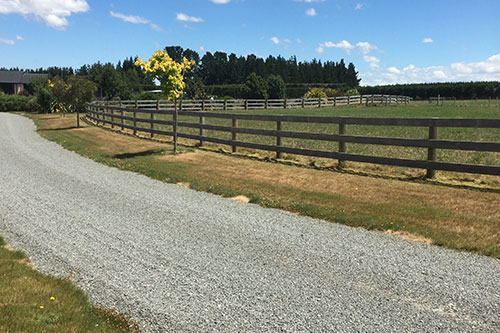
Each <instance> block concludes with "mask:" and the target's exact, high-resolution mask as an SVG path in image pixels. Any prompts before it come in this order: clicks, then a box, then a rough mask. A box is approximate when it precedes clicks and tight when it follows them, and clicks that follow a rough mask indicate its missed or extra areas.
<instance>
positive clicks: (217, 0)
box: [210, 0, 231, 5]
mask: <svg viewBox="0 0 500 333" xmlns="http://www.w3.org/2000/svg"><path fill="white" fill-rule="evenodd" d="M210 1H212V2H213V3H215V4H218V5H225V4H226V3H230V2H231V0H210Z"/></svg>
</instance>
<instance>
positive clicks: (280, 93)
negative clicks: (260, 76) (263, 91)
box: [267, 75, 285, 99]
mask: <svg viewBox="0 0 500 333" xmlns="http://www.w3.org/2000/svg"><path fill="white" fill-rule="evenodd" d="M267 95H268V97H269V98H278V99H281V98H285V81H283V79H282V78H281V76H279V75H269V77H268V78H267Z"/></svg>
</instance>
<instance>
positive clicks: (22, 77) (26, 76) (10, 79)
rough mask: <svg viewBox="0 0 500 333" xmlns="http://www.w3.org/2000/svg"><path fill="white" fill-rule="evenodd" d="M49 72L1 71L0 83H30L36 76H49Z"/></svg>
mask: <svg viewBox="0 0 500 333" xmlns="http://www.w3.org/2000/svg"><path fill="white" fill-rule="evenodd" d="M47 77H48V75H47V74H34V73H25V72H20V71H0V83H25V84H28V83H30V82H31V80H33V79H36V78H47Z"/></svg>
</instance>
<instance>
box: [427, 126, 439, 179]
mask: <svg viewBox="0 0 500 333" xmlns="http://www.w3.org/2000/svg"><path fill="white" fill-rule="evenodd" d="M436 139H437V127H436V126H434V125H432V126H429V140H436ZM436 153H437V152H436V148H428V150H427V160H428V161H435V160H436V157H437V156H436V155H437V154H436ZM434 176H436V170H433V169H427V173H426V175H425V178H434Z"/></svg>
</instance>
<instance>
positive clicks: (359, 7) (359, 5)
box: [354, 3, 364, 10]
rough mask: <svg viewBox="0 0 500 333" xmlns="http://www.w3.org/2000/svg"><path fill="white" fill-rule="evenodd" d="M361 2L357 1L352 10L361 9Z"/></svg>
mask: <svg viewBox="0 0 500 333" xmlns="http://www.w3.org/2000/svg"><path fill="white" fill-rule="evenodd" d="M363 7H364V6H363V4H362V3H357V4H356V6H355V7H354V10H361V9H363Z"/></svg>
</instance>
